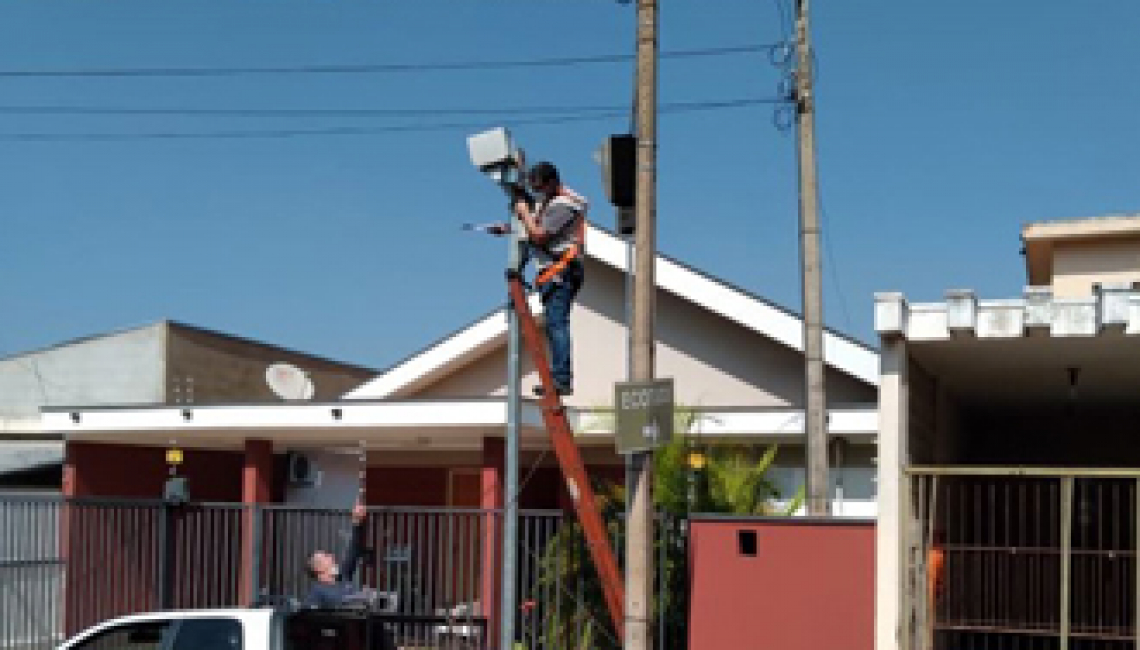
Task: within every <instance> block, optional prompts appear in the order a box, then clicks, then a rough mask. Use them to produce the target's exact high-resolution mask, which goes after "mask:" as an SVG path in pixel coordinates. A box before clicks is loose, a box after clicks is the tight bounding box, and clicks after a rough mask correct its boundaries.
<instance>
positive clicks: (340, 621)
mask: <svg viewBox="0 0 1140 650" xmlns="http://www.w3.org/2000/svg"><path fill="white" fill-rule="evenodd" d="M401 618H402V617H398V616H392V615H385V614H374V613H370V612H362V611H351V610H345V611H340V610H300V611H291V610H288V609H274V608H270V607H263V608H251V609H203V610H185V611H167V612H151V613H146V614H133V615H130V616H121V617H119V618H115V619H112V620H109V621H106V622H104V623H100V624H98V625H95V626H93V627H91V628H88V629H87V630H84V631H83V632H81V633H79V634H78V635H76V636H75V637H73V638H71V639H70V640H68V641H66V642H64V643H63V645H61V646H59V650H326V649H327V650H395V648H396V644H395V642H394V640H393V634H392V627H393V626H398V625H401V624H406V623H407V622H406V621H404V622H403V623H402V622H401ZM422 622H424V623H428V624H429V625H430V624H437V622H436V621H422ZM453 644H454V645H453ZM417 647H422V646H419V645H418V644H417ZM430 647H434V644H433V646H430ZM445 647H449V648H475V647H482V644H481V643H479V644H473V643H471V639H465V640H462V641H459V642H458V643H456V640H455V639H452V640H451V643H448V644H447V645H446V646H445Z"/></svg>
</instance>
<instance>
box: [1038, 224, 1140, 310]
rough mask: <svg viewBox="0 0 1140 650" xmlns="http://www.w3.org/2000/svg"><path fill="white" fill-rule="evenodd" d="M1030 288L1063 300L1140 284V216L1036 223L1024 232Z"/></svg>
mask: <svg viewBox="0 0 1140 650" xmlns="http://www.w3.org/2000/svg"><path fill="white" fill-rule="evenodd" d="M1021 240H1022V242H1023V243H1024V247H1025V264H1026V269H1027V272H1028V275H1029V284H1030V285H1034V286H1049V287H1052V289H1053V295H1055V296H1057V297H1059V298H1080V297H1082V296H1089V295H1092V294H1093V292H1094V291H1095V290H1096V288H1097V287H1099V286H1102V285H1104V286H1106V285H1127V286H1131V287H1132V288H1137V286H1138V285H1140V215H1122V216H1113V217H1102V218H1099V219H1078V220H1073V221H1049V222H1043V223H1034V224H1030V225H1028V226H1026V227H1025V228H1024V229H1023V230H1022V231H1021Z"/></svg>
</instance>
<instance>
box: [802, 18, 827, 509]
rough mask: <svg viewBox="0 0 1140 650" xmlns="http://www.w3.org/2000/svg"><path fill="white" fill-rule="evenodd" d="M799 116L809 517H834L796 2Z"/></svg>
mask: <svg viewBox="0 0 1140 650" xmlns="http://www.w3.org/2000/svg"><path fill="white" fill-rule="evenodd" d="M796 116H797V121H796V124H797V137H798V140H799V177H800V263H801V266H802V274H803V310H804V361H805V369H804V370H805V372H804V434H805V436H806V438H807V506H808V514H809V515H812V516H817V517H818V516H826V515H828V514H830V511H831V508H830V507H829V500H828V494H827V493H828V489H829V485H828V478H827V396H826V393H825V389H824V372H825V371H824V365H823V282H822V278H823V273H822V270H821V267H820V254H819V253H820V248H819V193H818V192H819V184H818V179H817V177H816V161H815V96H814V95H813V94H812V51H811V44H810V41H809V38H808V0H796Z"/></svg>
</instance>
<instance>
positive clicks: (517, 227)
mask: <svg viewBox="0 0 1140 650" xmlns="http://www.w3.org/2000/svg"><path fill="white" fill-rule="evenodd" d="M522 232H523V226H522V224H521V223H519V221H518V219H517V218H516V217H515V216H514V215H513V214H512V216H511V236H510V238H509V243H508V244H507V245H508V250H507V268H508V269H518V267H519V264H520V263H521V261H522V251H521V247H522V245H523V243H522ZM521 348H522V344H521V341H520V332H519V315H518V312H516V311H515V308H514V306H513V304H512V302H511V301H510V300H508V301H507V440H506V444H505V445H504V446H503V448H504V452H503V453H504V454H506V459H505V462H504V463H503V464H504V465H505V467H506V477H505V481H504V483H503V570H502V580H503V583H502V591H501V599H500V607H501V611H500V612H499V616H500V623H499V647H500V648H504V649H508V650H509V649H510V648H513V647H514V643H515V612H516V611H517V609H518V607H517V606H516V601H517V600H518V595H517V594H516V584H515V575H516V574H517V572H518V517H519V507H518V499H517V498H515V497H516V494H515V493H516V492H518V487H519V422H521V421H522V399H521V395H520V392H521V386H520V383H521V381H522V368H521V357H520V351H521Z"/></svg>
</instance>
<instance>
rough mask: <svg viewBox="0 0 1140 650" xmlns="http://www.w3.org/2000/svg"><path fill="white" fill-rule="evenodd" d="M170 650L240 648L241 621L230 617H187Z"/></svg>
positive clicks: (237, 649) (230, 649) (229, 649)
mask: <svg viewBox="0 0 1140 650" xmlns="http://www.w3.org/2000/svg"><path fill="white" fill-rule="evenodd" d="M171 650H241V623H239V622H237V621H235V620H233V619H230V618H188V619H185V620H183V621H182V622H181V623H180V624H179V625H178V635H177V636H175V637H174V647H173V648H172V649H171Z"/></svg>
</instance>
